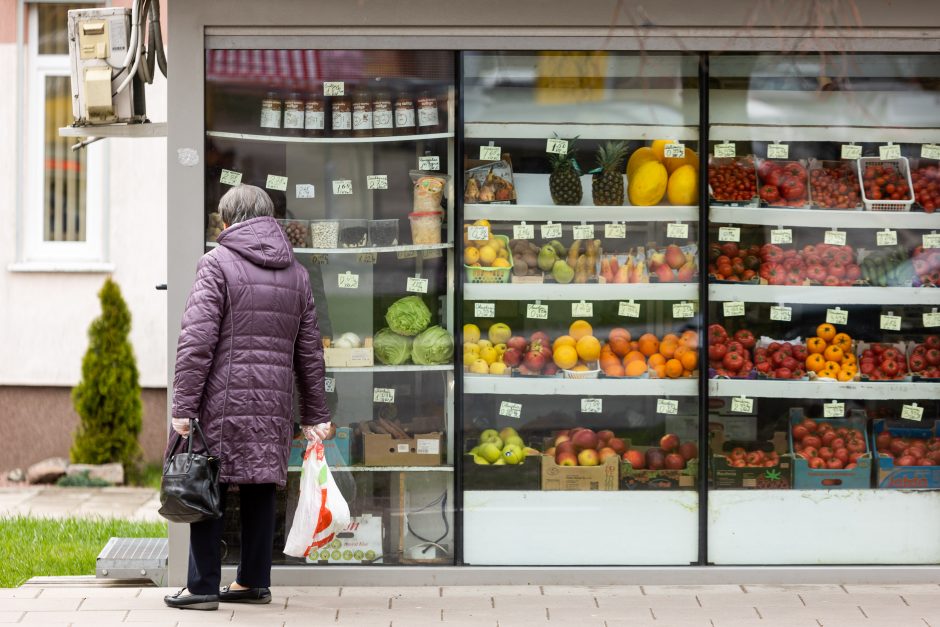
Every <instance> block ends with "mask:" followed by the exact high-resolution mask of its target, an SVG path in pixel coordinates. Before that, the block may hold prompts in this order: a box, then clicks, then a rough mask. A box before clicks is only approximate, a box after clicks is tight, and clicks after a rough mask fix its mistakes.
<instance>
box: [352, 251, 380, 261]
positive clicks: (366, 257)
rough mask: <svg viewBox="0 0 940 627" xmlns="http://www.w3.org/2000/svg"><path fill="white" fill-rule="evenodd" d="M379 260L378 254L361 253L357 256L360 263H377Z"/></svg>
mask: <svg viewBox="0 0 940 627" xmlns="http://www.w3.org/2000/svg"><path fill="white" fill-rule="evenodd" d="M378 260H379V254H378V253H359V254H358V255H356V261H358V262H359V263H375V262H377V261H378Z"/></svg>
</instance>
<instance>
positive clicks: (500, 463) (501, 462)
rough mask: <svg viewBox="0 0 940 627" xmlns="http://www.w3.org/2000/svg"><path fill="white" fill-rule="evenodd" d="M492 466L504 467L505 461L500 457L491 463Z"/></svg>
mask: <svg viewBox="0 0 940 627" xmlns="http://www.w3.org/2000/svg"><path fill="white" fill-rule="evenodd" d="M493 465H494V466H505V465H506V460H505V459H503V458H502V457H500V458H499V459H497V460H496V461H495V462H493Z"/></svg>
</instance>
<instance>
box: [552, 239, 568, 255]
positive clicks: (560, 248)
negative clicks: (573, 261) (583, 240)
mask: <svg viewBox="0 0 940 627" xmlns="http://www.w3.org/2000/svg"><path fill="white" fill-rule="evenodd" d="M548 245H549V246H551V247H552V248H554V249H555V254H556V255H558V256H559V257H564V256H565V255H567V254H568V249H567V248H565V245H564V244H562V243H561V242H559V241H558V240H557V239H553V240H552V241H550V242H549V243H548Z"/></svg>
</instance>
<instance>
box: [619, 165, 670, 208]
mask: <svg viewBox="0 0 940 627" xmlns="http://www.w3.org/2000/svg"><path fill="white" fill-rule="evenodd" d="M667 180H668V177H667V175H666V168H665V167H664V166H663V164H661V163H659V162H656V161H649V162H647V163H644V164H643V165H641V166H640V167H639V168H637V170H636V172H634V173H633V178H631V179H629V180H628V181H627V195H628V196H629V197H630V204H631V205H637V206H641V207H649V206H651V205H655V204H657V203H659V201H660V200H662V199H663V194H665V193H666V183H667Z"/></svg>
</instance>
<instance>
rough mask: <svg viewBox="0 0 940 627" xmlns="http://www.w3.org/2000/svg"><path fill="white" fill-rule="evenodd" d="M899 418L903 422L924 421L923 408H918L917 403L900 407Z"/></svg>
mask: <svg viewBox="0 0 940 627" xmlns="http://www.w3.org/2000/svg"><path fill="white" fill-rule="evenodd" d="M901 418H903V419H904V420H916V421H917V422H920V421H921V420H923V419H924V408H923V407H919V406H918V405H917V403H911V404H910V405H901Z"/></svg>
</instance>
